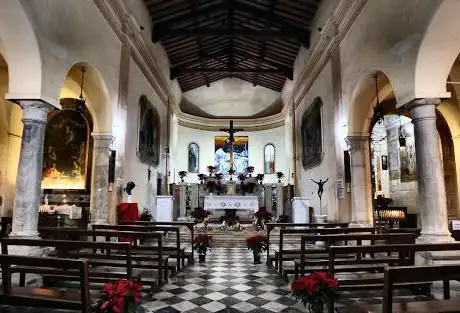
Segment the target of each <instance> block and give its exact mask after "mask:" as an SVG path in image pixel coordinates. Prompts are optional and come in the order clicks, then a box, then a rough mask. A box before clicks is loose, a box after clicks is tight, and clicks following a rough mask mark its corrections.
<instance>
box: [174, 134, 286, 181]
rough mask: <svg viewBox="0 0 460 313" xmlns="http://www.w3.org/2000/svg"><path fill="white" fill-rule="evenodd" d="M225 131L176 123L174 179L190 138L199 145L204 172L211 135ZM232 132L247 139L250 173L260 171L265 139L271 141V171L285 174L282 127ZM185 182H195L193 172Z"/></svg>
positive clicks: (211, 158) (181, 168) (272, 176)
mask: <svg viewBox="0 0 460 313" xmlns="http://www.w3.org/2000/svg"><path fill="white" fill-rule="evenodd" d="M225 135H226V133H223V132H217V131H215V132H214V131H203V130H197V129H191V128H188V127H184V126H179V131H178V143H177V162H176V167H175V168H174V169H171V170H172V171H173V175H174V177H175V182H178V181H180V180H179V178H178V176H177V173H178V172H179V171H187V169H188V145H189V144H190V143H192V142H194V143H197V144H198V146H199V147H200V160H199V163H200V164H199V166H200V173H204V174H206V173H207V170H206V167H207V166H208V165H214V137H215V136H225ZM227 136H228V134H227ZM236 136H248V137H249V138H248V140H249V165H250V166H254V174H259V173H263V162H264V156H263V153H264V147H265V145H266V144H268V143H272V144H274V145H275V171H276V172H283V173H284V174H285V176H288V174H289V173H288V172H289V167H288V166H289V158H288V157H287V153H286V150H285V149H286V148H285V147H286V143H285V131H284V127H278V128H273V129H270V130H263V131H255V132H241V133H240V132H239V133H237V134H236ZM173 181H174V180H173ZM186 181H187V182H190V183H193V182H198V181H199V180H198V178H197V175H196V174H189V176H188V177H187V178H186ZM276 181H277V179H276V175H275V174H269V175H267V174H266V175H265V178H264V183H272V182H276Z"/></svg>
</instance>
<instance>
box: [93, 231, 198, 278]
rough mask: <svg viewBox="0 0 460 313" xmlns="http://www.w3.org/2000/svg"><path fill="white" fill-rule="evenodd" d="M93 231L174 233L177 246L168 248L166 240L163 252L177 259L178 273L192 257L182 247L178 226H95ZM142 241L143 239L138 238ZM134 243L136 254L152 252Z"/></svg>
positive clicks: (148, 248)
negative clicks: (137, 252)
mask: <svg viewBox="0 0 460 313" xmlns="http://www.w3.org/2000/svg"><path fill="white" fill-rule="evenodd" d="M92 227H93V230H116V231H138V232H163V233H168V232H172V233H174V235H175V245H174V246H168V245H167V244H166V240H165V241H164V243H163V251H164V252H165V253H166V254H168V255H169V256H170V257H172V258H175V259H176V262H177V263H176V266H177V271H180V269H181V265H182V266H185V260H186V259H187V260H190V258H191V255H190V254H188V255H186V253H185V247H182V246H181V240H180V228H179V227H178V226H156V225H145V226H143V225H93V226H92ZM138 239H140V240H142V239H143V238H138ZM137 243H138V242H137V240H135V241H134V253H136V250H151V248H150V247H145V246H144V247H142V246H139V245H138V244H137Z"/></svg>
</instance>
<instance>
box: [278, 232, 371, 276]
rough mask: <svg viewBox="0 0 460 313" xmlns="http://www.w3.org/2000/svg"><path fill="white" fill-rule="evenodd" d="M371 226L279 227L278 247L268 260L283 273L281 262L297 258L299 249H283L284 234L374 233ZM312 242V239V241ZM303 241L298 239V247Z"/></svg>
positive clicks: (298, 236) (298, 235)
mask: <svg viewBox="0 0 460 313" xmlns="http://www.w3.org/2000/svg"><path fill="white" fill-rule="evenodd" d="M374 231H375V229H374V228H373V227H357V228H346V227H344V228H301V229H298V228H293V229H291V228H285V229H280V239H279V248H278V250H277V251H276V250H275V255H274V257H273V258H270V260H269V262H270V263H271V262H273V261H274V262H275V269H276V270H278V271H279V272H280V273H281V274H283V262H284V261H289V260H293V259H295V258H299V256H300V249H284V240H285V236H286V235H288V234H290V235H297V238H300V236H301V235H306V234H316V235H327V234H348V233H369V234H372V233H374ZM313 242H314V241H313ZM302 244H303V243H302V242H301V241H299V248H300V247H301V245H302Z"/></svg>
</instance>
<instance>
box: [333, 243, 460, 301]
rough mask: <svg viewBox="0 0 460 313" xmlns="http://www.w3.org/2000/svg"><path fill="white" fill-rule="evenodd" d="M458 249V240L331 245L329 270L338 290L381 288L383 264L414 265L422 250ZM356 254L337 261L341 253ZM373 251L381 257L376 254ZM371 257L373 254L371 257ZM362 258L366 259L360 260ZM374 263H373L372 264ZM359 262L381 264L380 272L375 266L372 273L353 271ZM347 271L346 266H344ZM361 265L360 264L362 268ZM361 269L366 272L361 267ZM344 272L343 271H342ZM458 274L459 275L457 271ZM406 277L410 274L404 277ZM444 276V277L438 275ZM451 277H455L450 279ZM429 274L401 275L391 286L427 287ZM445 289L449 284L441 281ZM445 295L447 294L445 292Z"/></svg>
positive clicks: (459, 248) (358, 266)
mask: <svg viewBox="0 0 460 313" xmlns="http://www.w3.org/2000/svg"><path fill="white" fill-rule="evenodd" d="M456 250H460V242H456V243H440V244H389V245H374V246H348V247H344V246H339V247H337V246H331V247H330V248H329V267H328V272H329V273H330V274H332V275H334V274H337V273H339V275H338V276H336V278H337V279H338V280H339V285H340V290H342V291H350V290H383V289H384V285H385V282H384V275H383V274H382V273H381V272H383V270H384V268H385V267H384V266H385V265H390V266H412V265H414V259H415V254H416V253H417V252H424V251H456ZM344 253H348V254H355V255H357V258H356V259H355V260H345V261H343V260H342V261H341V262H340V263H339V262H337V261H338V260H337V256H338V255H340V254H344ZM363 254H365V255H367V254H369V255H370V256H371V257H370V258H362V257H361V256H362V255H363ZM376 254H380V256H378V257H375V255H376ZM372 256H374V257H372ZM363 261H368V262H367V263H363ZM374 262H375V263H374ZM360 264H375V265H378V264H380V266H382V269H381V271H377V270H376V269H374V272H371V273H360V274H356V271H357V270H358V269H359V268H360ZM346 266H348V268H350V270H348V269H347V267H346ZM361 268H362V267H361ZM363 272H365V271H364V270H363ZM379 272H380V273H379ZM345 273H346V274H345ZM458 276H460V274H458ZM407 277H410V275H409V276H407ZM439 277H441V278H442V277H443V276H439ZM452 279H454V278H452ZM431 281H432V280H430V279H429V278H428V277H427V278H426V279H425V278H423V277H419V278H418V279H417V278H413V279H408V278H405V276H404V275H402V276H401V278H398V279H396V280H394V281H393V282H392V284H393V285H392V286H393V287H392V289H402V288H411V289H414V287H418V288H422V289H423V288H426V287H427V286H429V283H427V282H431ZM444 287H445V291H446V290H447V292H448V291H449V286H448V285H446V284H444ZM445 296H446V293H445Z"/></svg>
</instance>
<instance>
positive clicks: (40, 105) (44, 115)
mask: <svg viewBox="0 0 460 313" xmlns="http://www.w3.org/2000/svg"><path fill="white" fill-rule="evenodd" d="M16 103H17V104H19V106H20V107H21V108H22V109H23V113H22V121H23V122H26V121H31V122H38V123H43V124H46V123H47V122H48V113H49V112H51V111H53V110H55V109H56V107H55V106H53V105H51V104H49V103H47V102H44V101H38V100H18V101H16Z"/></svg>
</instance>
